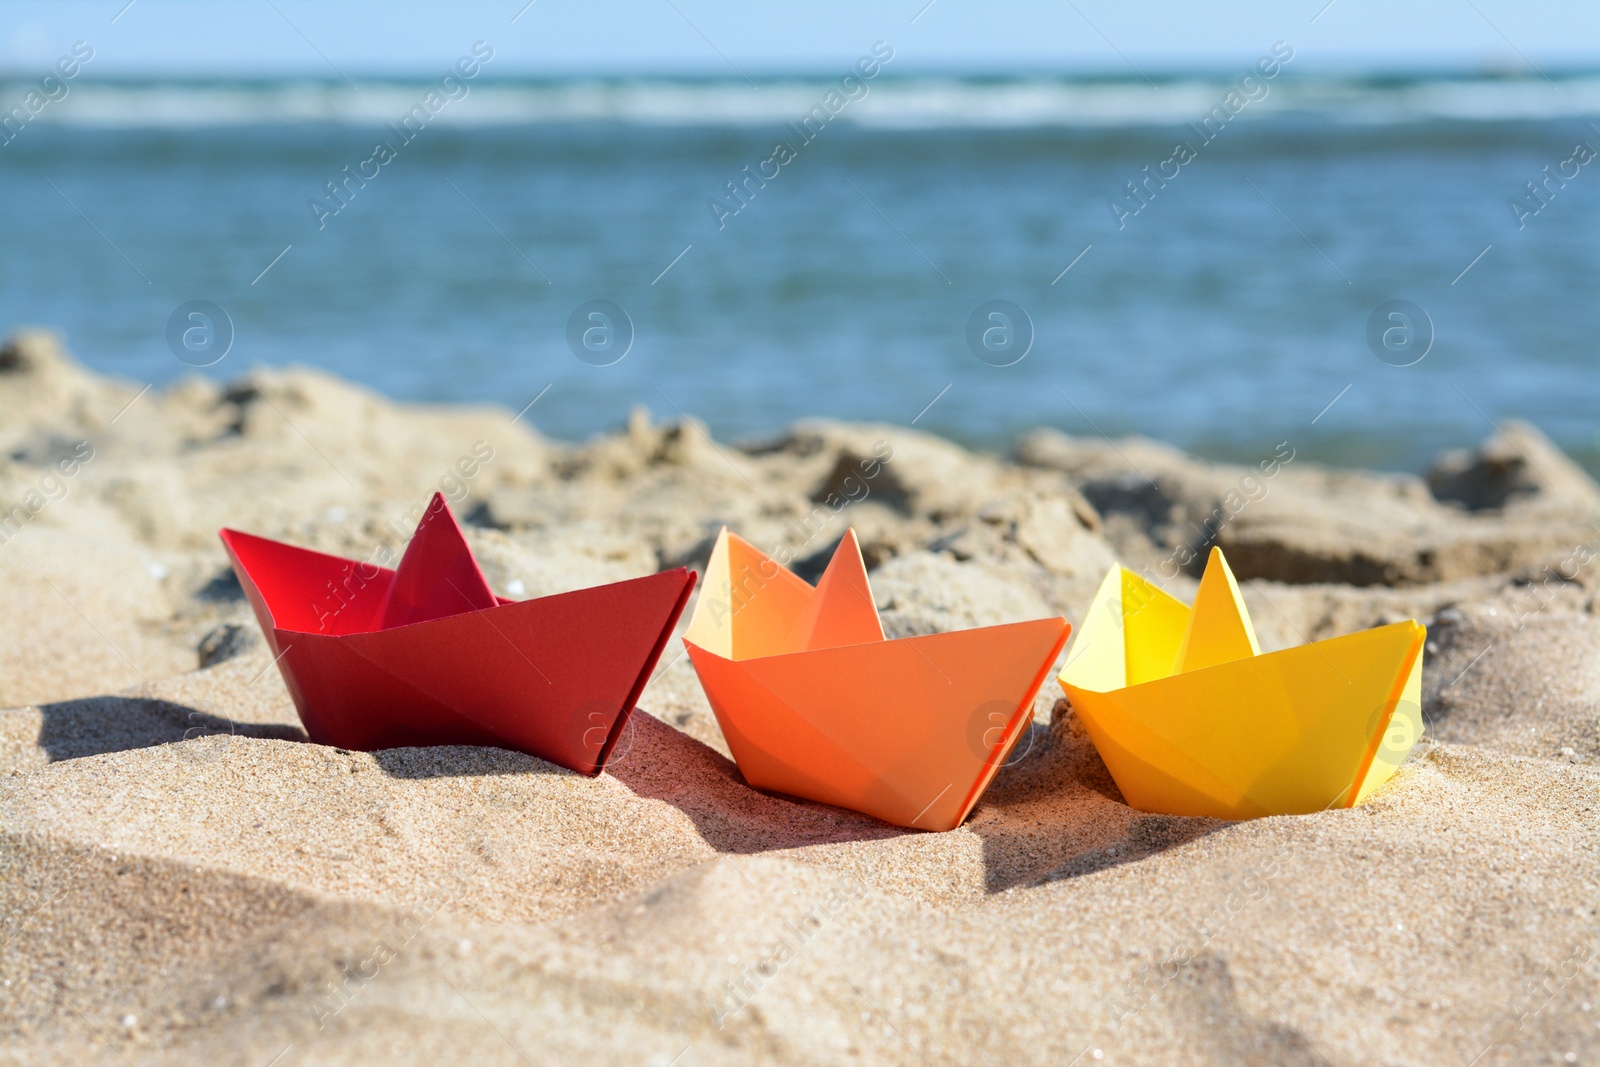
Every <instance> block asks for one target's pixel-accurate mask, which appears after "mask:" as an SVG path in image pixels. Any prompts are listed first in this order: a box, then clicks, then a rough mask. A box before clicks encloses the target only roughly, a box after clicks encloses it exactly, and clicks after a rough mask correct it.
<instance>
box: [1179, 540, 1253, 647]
mask: <svg viewBox="0 0 1600 1067" xmlns="http://www.w3.org/2000/svg"><path fill="white" fill-rule="evenodd" d="M1260 654H1261V646H1260V645H1259V644H1257V643H1256V632H1255V629H1254V628H1253V627H1252V626H1251V625H1250V613H1249V612H1248V611H1247V610H1246V609H1245V606H1244V598H1243V597H1242V596H1240V594H1239V583H1238V582H1236V581H1235V580H1234V577H1233V571H1232V570H1231V569H1229V567H1228V561H1227V560H1226V559H1224V558H1223V555H1222V550H1221V549H1220V548H1216V547H1213V548H1212V549H1211V557H1210V558H1209V559H1207V560H1206V570H1205V574H1203V575H1202V576H1201V578H1200V590H1199V592H1197V593H1195V597H1194V606H1193V607H1192V608H1190V609H1189V623H1188V625H1187V626H1186V627H1185V628H1184V631H1183V640H1182V642H1181V643H1180V644H1179V645H1178V655H1177V658H1176V659H1174V660H1173V663H1172V673H1173V674H1182V673H1184V672H1185V671H1197V670H1200V669H1201V668H1203V667H1214V666H1216V665H1217V664H1219V663H1229V662H1232V661H1233V660H1238V659H1248V658H1250V657H1251V656H1259V655H1260Z"/></svg>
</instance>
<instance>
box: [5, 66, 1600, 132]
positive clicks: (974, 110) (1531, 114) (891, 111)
mask: <svg viewBox="0 0 1600 1067" xmlns="http://www.w3.org/2000/svg"><path fill="white" fill-rule="evenodd" d="M1241 73H1242V72H1241ZM1265 84H1266V86H1267V88H1268V90H1269V92H1268V95H1267V96H1266V97H1265V98H1262V99H1260V100H1258V101H1254V102H1252V103H1251V105H1250V107H1248V108H1246V109H1245V110H1244V111H1243V112H1242V113H1241V116H1240V117H1241V118H1244V119H1246V120H1249V121H1260V120H1261V119H1263V118H1270V117H1273V116H1279V117H1281V116H1291V115H1292V116H1305V117H1311V118H1318V119H1323V120H1326V121H1332V122H1341V123H1356V124H1377V125H1402V124H1406V123H1417V122H1430V121H1440V120H1446V121H1448V120H1455V121H1478V122H1492V121H1511V120H1538V119H1559V118H1571V117H1588V116H1600V74H1594V73H1584V74H1567V75H1561V76H1558V77H1553V78H1550V79H1546V78H1543V77H1487V76H1439V77H1416V78H1398V79H1387V80H1384V79H1349V78H1346V79H1336V78H1326V79H1314V78H1308V77H1291V76H1288V75H1285V76H1283V77H1281V78H1279V79H1277V80H1275V81H1272V82H1267V83H1265ZM835 85H836V83H835V82H833V81H831V80H827V79H811V78H775V79H767V80H764V81H761V82H759V83H757V84H756V85H754V86H752V85H750V84H747V83H745V82H742V81H705V80H676V79H667V78H659V79H655V78H632V79H573V80H567V81H516V80H506V79H500V80H488V79H485V80H482V81H479V82H477V83H474V84H472V85H471V86H470V93H469V95H468V96H467V97H465V98H463V99H461V100H459V101H456V102H455V103H453V104H452V106H451V107H449V108H447V109H445V110H444V111H443V112H442V113H440V114H439V115H438V116H437V120H438V121H439V122H440V123H442V124H447V125H467V126H513V125H534V124H546V123H583V122H613V123H628V124H637V125H646V126H743V127H750V126H764V125H780V124H783V123H785V122H792V121H798V120H799V119H800V118H801V117H802V116H804V115H805V114H807V113H808V112H810V111H811V110H812V109H813V108H814V107H816V106H818V105H820V104H821V103H822V101H823V99H824V97H825V96H826V95H827V94H828V92H829V91H830V89H833V88H835ZM1237 85H1238V82H1237V77H1232V78H1230V77H1219V76H1198V75H1197V76H1192V77H1171V78H1166V79H1162V80H1160V81H1158V82H1156V83H1155V84H1149V83H1146V82H1144V81H1132V80H1129V81H1121V80H1107V79H1088V80H1083V79H1071V78H1060V77H1054V78H1052V77H1037V78H1010V79H972V78H955V77H948V78H939V77H903V76H902V77H883V78H881V79H879V80H877V81H875V82H870V83H867V88H868V90H869V91H868V93H867V95H866V96H865V97H862V98H860V99H858V100H854V101H852V102H851V103H850V104H849V106H848V107H845V108H844V109H843V110H842V111H841V112H840V113H839V114H838V115H837V116H836V118H837V120H838V121H841V122H846V123H850V124H854V125H858V126H864V127H877V128H888V129H927V128H961V127H967V128H1028V127H1085V128H1096V127H1101V128H1105V127H1139V126H1170V125H1175V124H1181V123H1184V122H1188V121H1192V120H1196V119H1198V118H1199V117H1200V116H1202V115H1204V114H1206V113H1208V112H1209V111H1211V109H1212V108H1214V107H1217V106H1218V105H1219V104H1220V103H1221V102H1222V100H1223V98H1224V97H1225V96H1226V95H1227V94H1228V93H1229V92H1230V91H1232V90H1234V89H1235V88H1236V87H1237ZM431 87H432V86H431V85H430V84H429V83H427V82H424V81H417V82H402V81H365V80H364V81H363V83H362V84H361V88H360V89H359V90H357V89H353V88H351V87H350V86H349V85H347V84H344V83H342V82H328V81H304V80H302V81H278V82H215V81H212V82H171V81H168V82H138V81H104V80H102V81H96V80H91V79H88V78H84V79H81V80H79V81H76V82H73V83H71V85H70V90H71V91H70V93H69V95H68V96H66V97H65V98H63V99H61V100H60V101H59V102H56V103H53V104H52V105H51V106H50V107H48V108H46V109H45V110H44V111H43V112H41V113H40V114H39V115H38V116H37V118H38V121H40V122H44V123H50V124H65V125H73V126H88V127H109V128H163V127H207V126H214V127H215V126H221V127H225V126H251V125H266V124H294V123H323V124H332V125H346V126H381V125H383V124H385V123H388V122H392V121H396V120H397V119H398V118H399V117H400V116H401V115H403V114H405V113H406V112H407V111H409V110H410V109H411V108H412V107H413V106H414V105H417V104H419V103H420V102H421V100H422V98H423V96H424V95H425V94H426V93H427V92H428V90H429V89H430V88H431ZM29 88H30V84H29V83H28V82H24V81H20V80H10V79H6V80H0V110H9V109H10V108H12V107H13V106H15V105H18V104H20V103H21V101H22V99H23V97H24V96H25V95H26V93H27V92H28V90H29Z"/></svg>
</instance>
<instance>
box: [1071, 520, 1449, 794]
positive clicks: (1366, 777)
mask: <svg viewBox="0 0 1600 1067" xmlns="http://www.w3.org/2000/svg"><path fill="white" fill-rule="evenodd" d="M1426 637H1427V630H1426V628H1424V627H1423V626H1422V624H1421V623H1418V622H1416V621H1413V620H1407V621H1405V622H1397V623H1394V624H1392V625H1389V626H1379V627H1376V628H1374V629H1371V630H1362V631H1360V632H1359V633H1353V634H1349V635H1346V636H1344V637H1334V638H1330V639H1328V640H1325V641H1314V642H1312V643H1311V644H1308V645H1301V646H1299V647H1296V648H1288V649H1284V650H1283V651H1281V652H1269V653H1266V654H1262V652H1261V649H1260V646H1259V645H1258V644H1257V643H1256V635H1255V631H1254V629H1253V628H1252V627H1251V625H1250V616H1249V613H1248V612H1246V610H1245V606H1244V601H1243V600H1242V599H1241V598H1240V596H1239V586H1238V584H1237V583H1236V582H1235V581H1234V578H1233V572H1232V571H1231V570H1229V569H1228V564H1227V561H1226V560H1224V559H1223V558H1222V553H1221V551H1219V550H1218V549H1215V548H1213V549H1212V550H1211V558H1210V559H1209V560H1207V562H1206V570H1205V574H1204V576H1203V577H1202V578H1201V580H1200V589H1199V592H1198V593H1197V594H1196V595H1195V601H1194V606H1193V607H1192V608H1190V607H1185V606H1184V605H1183V603H1182V602H1181V601H1178V600H1175V599H1174V598H1172V597H1171V596H1169V595H1167V594H1166V593H1164V592H1162V591H1161V590H1160V589H1158V588H1157V587H1156V586H1154V585H1152V584H1151V583H1149V582H1147V581H1145V580H1144V579H1143V578H1141V577H1140V576H1139V575H1137V574H1135V573H1133V572H1132V571H1130V570H1128V569H1126V568H1124V567H1120V566H1119V567H1113V568H1112V569H1111V573H1110V574H1108V575H1106V580H1105V581H1104V582H1103V583H1102V584H1101V586H1100V591H1099V593H1098V594H1096V596H1095V599H1094V603H1093V604H1092V605H1091V606H1090V608H1089V614H1088V617H1087V619H1086V620H1085V621H1084V624H1083V627H1082V629H1080V630H1079V631H1078V634H1077V637H1076V639H1075V640H1074V642H1073V645H1072V648H1071V649H1070V650H1069V652H1068V655H1067V663H1066V666H1065V667H1064V668H1062V671H1061V675H1060V681H1061V686H1062V688H1064V689H1065V690H1066V691H1067V696H1068V697H1069V698H1070V699H1071V701H1072V706H1073V708H1074V709H1075V710H1076V711H1077V713H1078V717H1079V718H1080V719H1081V720H1082V721H1083V725H1084V728H1085V729H1087V730H1088V732H1089V737H1090V739H1091V740H1092V741H1093V742H1094V745H1095V748H1097V749H1099V751H1100V756H1101V758H1102V759H1104V760H1105V764H1106V767H1107V768H1108V769H1109V770H1110V771H1111V777H1112V778H1114V779H1116V782H1117V787H1118V788H1119V789H1121V790H1122V795H1123V797H1124V798H1125V799H1126V800H1127V801H1128V803H1129V804H1131V805H1133V806H1134V807H1135V808H1138V809H1139V810H1141V811H1148V812H1158V813H1163V814H1168V815H1210V816H1214V817H1216V818H1220V819H1248V818H1256V817H1258V816H1262V815H1296V814H1304V813H1307V812H1316V811H1324V810H1326V809H1328V808H1333V807H1352V806H1354V805H1356V804H1359V803H1361V802H1362V801H1363V800H1365V799H1366V798H1367V797H1368V796H1369V795H1370V794H1371V793H1372V791H1373V790H1374V789H1376V788H1377V787H1378V786H1380V785H1382V784H1383V783H1384V782H1385V781H1387V780H1388V778H1389V776H1390V775H1392V774H1393V773H1394V772H1395V769H1396V768H1397V767H1398V766H1399V765H1400V764H1401V763H1402V762H1404V760H1405V758H1406V756H1407V754H1408V753H1410V751H1411V748H1412V746H1413V745H1415V744H1416V742H1417V740H1418V738H1420V737H1421V736H1422V726H1423V724H1422V703H1421V697H1422V646H1423V641H1424V640H1425V638H1426Z"/></svg>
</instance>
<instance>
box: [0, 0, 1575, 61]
mask: <svg viewBox="0 0 1600 1067" xmlns="http://www.w3.org/2000/svg"><path fill="white" fill-rule="evenodd" d="M880 39H881V40H886V41H888V42H890V43H891V44H892V45H893V46H894V47H895V49H896V69H897V71H900V72H907V73H914V72H917V71H930V72H935V71H960V72H975V73H994V74H1006V73H1036V72H1095V73H1113V74H1125V75H1129V76H1138V74H1140V73H1156V72H1159V71H1167V70H1184V69H1195V68H1220V67H1229V66H1233V65H1238V64H1247V63H1250V62H1253V61H1254V59H1255V58H1256V57H1257V56H1258V55H1260V54H1261V53H1263V52H1264V51H1266V50H1267V49H1268V48H1269V47H1270V46H1271V44H1272V43H1273V42H1274V41H1277V40H1286V41H1288V42H1290V43H1291V44H1292V45H1293V46H1294V47H1295V49H1296V52H1297V65H1298V66H1299V69H1300V70H1303V71H1304V70H1316V69H1319V68H1321V69H1340V70H1349V69H1365V70H1396V71H1400V70H1417V69H1428V68H1438V67H1453V68H1468V69H1482V68H1488V69H1494V70H1522V71H1524V72H1526V71H1528V70H1529V68H1530V67H1533V68H1538V69H1541V70H1543V69H1548V68H1571V67H1597V66H1600V4H1597V3H1595V2H1594V0H1405V2H1402V3H1396V2H1395V0H1332V3H1329V2H1328V0H1217V2H1207V3H1181V2H1178V0H1169V2H1158V0H1123V2H1116V0H1049V2H1046V0H932V3H929V2H928V0H892V2H891V0H851V2H846V0H763V2H754V0H744V2H734V0H533V2H532V3H529V2H528V0H456V2H443V0H440V2H432V3H421V2H413V0H320V2H318V0H133V2H132V3H131V4H130V3H129V2H128V0H55V2H49V3H46V2H41V0H9V2H5V3H3V4H0V73H6V74H9V75H11V76H24V77H25V76H28V73H29V72H30V71H32V70H39V71H41V72H42V71H43V70H44V68H46V67H47V66H48V65H49V64H50V63H52V62H54V60H55V59H56V57H57V56H59V55H61V54H63V53H64V52H65V51H66V50H67V49H68V48H69V47H70V46H71V44H72V43H73V42H74V41H77V40H84V41H88V42H89V43H90V44H91V45H92V46H93V47H94V48H95V50H96V55H95V61H94V68H93V73H94V75H96V76H100V77H106V76H171V77H185V76H206V75H231V76H258V77H275V76H313V77H324V76H326V77H337V76H338V75H339V74H341V73H342V74H346V75H354V74H357V73H365V74H396V75H407V74H427V73H430V72H432V71H433V70H434V69H435V68H441V67H442V66H443V65H445V64H448V63H450V62H452V61H453V60H454V59H455V57H456V56H458V55H459V54H461V53H462V52H463V51H464V50H465V49H466V48H468V47H469V46H470V45H471V44H472V42H474V41H477V40H485V41H488V42H489V43H490V44H492V46H493V47H494V48H495V50H496V55H495V71H496V73H498V74H518V75H540V74H550V75H565V74H637V73H676V74H694V75H709V76H727V77H740V76H758V75H760V74H765V73H774V72H809V71H818V72H826V71H830V70H833V69H835V68H840V67H843V66H845V65H847V64H848V63H850V62H852V61H853V60H854V59H855V58H856V57H857V56H858V55H860V54H861V53H862V52H864V51H866V49H867V48H868V47H870V45H871V44H872V42H874V41H876V40H880Z"/></svg>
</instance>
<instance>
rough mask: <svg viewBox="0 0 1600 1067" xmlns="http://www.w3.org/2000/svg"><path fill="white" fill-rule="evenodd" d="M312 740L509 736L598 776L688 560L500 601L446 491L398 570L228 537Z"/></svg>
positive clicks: (506, 744) (654, 654) (671, 610)
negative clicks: (669, 567) (645, 573)
mask: <svg viewBox="0 0 1600 1067" xmlns="http://www.w3.org/2000/svg"><path fill="white" fill-rule="evenodd" d="M221 536H222V543H223V545H224V546H226V547H227V549H228V554H229V555H230V556H232V557H233V569H234V572H235V573H236V574H237V575H238V576H239V584H240V585H242V586H243V587H244V591H245V594H246V595H247V596H248V597H249V598H250V605H251V607H253V608H254V609H255V613H256V621H257V622H259V623H260V624H261V629H262V632H263V633H265V634H266V638H267V644H268V646H269V647H270V648H271V649H272V655H273V657H274V659H275V660H276V662H277V664H278V669H279V670H280V671H281V672H282V673H283V680H284V683H285V684H286V685H287V686H288V687H289V695H290V696H291V697H293V698H294V703H295V707H296V708H298V709H299V712H300V721H301V722H302V723H304V724H305V728H306V733H307V734H308V735H310V737H311V740H313V741H315V742H317V743H319V744H324V745H337V746H339V747H341V748H349V749H358V750H366V751H370V750H372V749H380V748H399V747H402V746H411V745H495V746H499V747H501V748H511V749H516V750H518V751H521V752H526V753H528V754H530V755H534V756H538V757H540V758H542V759H547V760H549V761H550V762H552V763H559V764H560V765H562V766H563V767H568V768H570V769H572V770H574V771H579V772H581V773H583V774H598V773H600V771H601V769H602V768H604V767H605V762H606V758H607V757H608V756H609V755H610V754H611V749H612V747H613V746H614V745H615V744H616V742H617V738H618V737H619V736H620V735H621V733H622V728H623V727H624V726H625V725H626V724H627V720H628V715H629V713H630V712H631V711H632V710H633V706H634V703H635V702H636V701H637V700H638V699H639V694H640V692H641V691H642V690H643V689H644V685H645V682H647V681H648V680H649V679H650V672H651V671H652V670H653V669H654V667H655V664H656V661H657V659H659V658H660V656H661V650H662V649H663V648H664V647H666V643H667V639H668V638H669V637H670V636H671V634H672V628H673V626H674V625H675V624H676V623H677V621H678V616H679V615H681V614H682V613H683V608H684V605H685V604H687V603H688V600H689V591H690V590H691V589H692V588H693V587H694V574H693V573H692V572H690V571H688V570H685V569H684V568H682V567H679V568H676V569H674V570H670V571H663V572H661V573H660V574H652V575H650V576H649V577H646V578H634V579H631V580H629V581H625V582H613V583H612V584H610V585H601V586H595V587H594V588H592V589H580V590H577V591H576V592H571V593H559V594H556V595H555V596H546V597H539V598H537V599H535V600H523V601H511V600H504V599H501V598H500V597H497V596H495V595H494V594H493V593H492V592H490V590H489V583H488V582H487V581H485V580H484V577H483V572H482V571H480V570H479V569H478V564H477V561H475V560H474V559H473V558H472V551H471V549H469V548H468V547H467V542H466V539H465V538H464V537H463V536H462V534H461V527H460V526H458V525H457V524H456V520H455V516H454V515H452V514H451V513H450V508H449V505H448V504H446V503H445V500H444V497H443V496H441V495H439V494H437V493H436V494H434V497H433V501H432V503H431V504H429V506H428V510H427V511H426V512H425V513H424V514H423V517H422V521H421V522H420V523H418V524H417V532H416V535H415V536H414V537H413V538H412V539H411V543H410V545H408V546H407V547H406V551H405V555H404V556H403V557H402V558H401V560H400V566H399V567H398V568H397V569H395V570H388V569H386V568H383V567H378V566H375V565H373V564H370V563H362V562H360V561H357V560H351V559H341V558H340V557H338V556H328V555H324V554H323V553H321V552H312V551H309V550H308V549H303V548H296V547H294V546H293V545H286V544H283V543H282V542H279V541H269V540H267V539H266V538H264V537H256V536H253V535H251V534H247V533H239V532H238V531H235V530H223V531H221Z"/></svg>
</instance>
